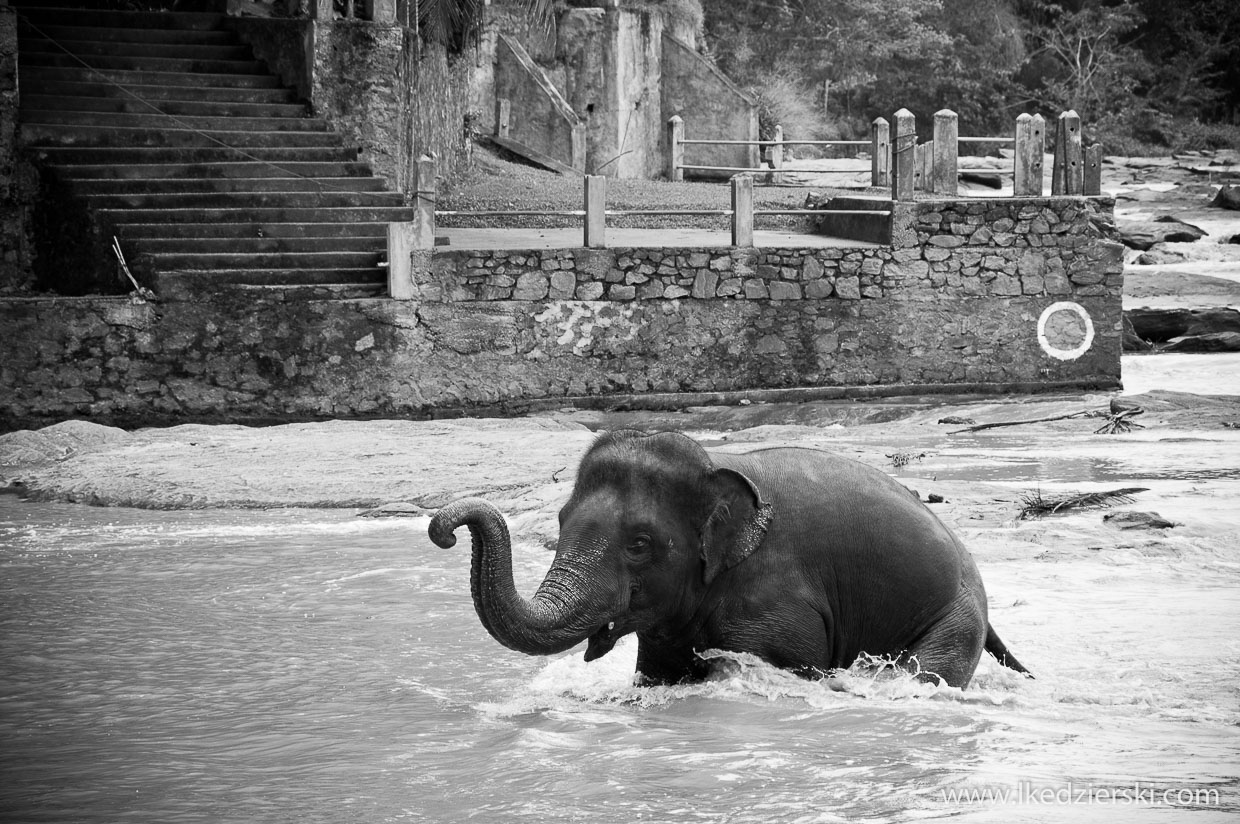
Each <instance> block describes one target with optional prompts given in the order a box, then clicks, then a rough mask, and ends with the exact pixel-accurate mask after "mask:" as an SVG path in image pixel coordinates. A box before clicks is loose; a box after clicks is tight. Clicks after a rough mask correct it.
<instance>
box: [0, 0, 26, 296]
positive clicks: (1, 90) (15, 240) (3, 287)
mask: <svg viewBox="0 0 1240 824" xmlns="http://www.w3.org/2000/svg"><path fill="white" fill-rule="evenodd" d="M18 92H19V88H18V77H17V14H16V12H15V10H14V9H13V8H12V7H10V6H0V294H4V293H6V292H18V291H23V290H26V289H28V288H29V287H30V286H31V284H32V282H33V280H34V276H33V274H32V272H31V268H30V227H29V220H30V218H29V209H28V208H27V207H28V205H29V199H30V195H29V190H30V189H32V188H33V179H32V172H31V170H29V169H27V168H23V164H22V163H21V162H20V161H19V155H18V150H17V138H18V123H17V109H18V104H19V94H18Z"/></svg>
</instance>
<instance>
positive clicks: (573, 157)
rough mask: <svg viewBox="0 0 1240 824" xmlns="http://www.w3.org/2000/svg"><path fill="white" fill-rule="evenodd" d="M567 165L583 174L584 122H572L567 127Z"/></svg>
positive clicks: (584, 151) (584, 165)
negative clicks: (568, 145)
mask: <svg viewBox="0 0 1240 824" xmlns="http://www.w3.org/2000/svg"><path fill="white" fill-rule="evenodd" d="M569 129H570V131H569V141H570V143H571V145H570V147H569V154H570V157H569V165H571V166H572V167H573V168H574V169H576V170H577V171H579V172H581V173H582V174H585V171H586V138H587V135H586V124H584V123H574V124H573V125H572V126H570V127H569Z"/></svg>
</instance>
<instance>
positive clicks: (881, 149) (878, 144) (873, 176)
mask: <svg viewBox="0 0 1240 824" xmlns="http://www.w3.org/2000/svg"><path fill="white" fill-rule="evenodd" d="M870 185H871V186H890V185H891V126H890V124H888V123H887V118H885V117H876V118H874V122H873V123H871V124H870Z"/></svg>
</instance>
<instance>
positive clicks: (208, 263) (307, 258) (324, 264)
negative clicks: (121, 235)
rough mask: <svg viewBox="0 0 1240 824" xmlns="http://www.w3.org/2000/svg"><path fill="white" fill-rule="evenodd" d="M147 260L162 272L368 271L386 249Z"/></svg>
mask: <svg viewBox="0 0 1240 824" xmlns="http://www.w3.org/2000/svg"><path fill="white" fill-rule="evenodd" d="M144 254H145V253H144ZM146 257H147V258H148V260H149V262H150V264H151V265H152V266H154V267H155V268H156V269H158V270H159V271H163V272H167V271H173V270H185V269H193V270H196V271H204V272H216V271H219V270H229V269H231V270H241V269H251V270H263V269H369V268H378V266H379V263H380V261H381V260H382V259H384V258H386V257H387V249H386V248H385V249H384V250H383V251H382V252H380V251H377V250H366V251H361V252H346V251H331V252H287V253H286V252H271V253H264V252H257V253H246V252H207V253H202V252H190V253H180V252H168V253H158V254H150V255H146Z"/></svg>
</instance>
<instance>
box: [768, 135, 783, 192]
mask: <svg viewBox="0 0 1240 824" xmlns="http://www.w3.org/2000/svg"><path fill="white" fill-rule="evenodd" d="M783 166H784V127H783V126H780V125H778V124H777V125H776V126H775V140H774V142H772V143H771V169H773V170H774V171H772V172H771V182H772V183H783V182H784V176H783V175H782V174H780V173H779V170H780V169H782V168H783Z"/></svg>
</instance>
